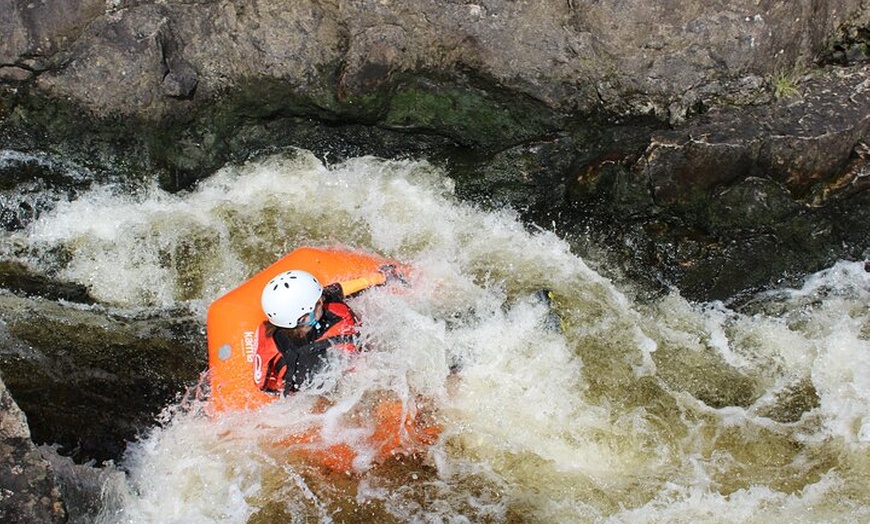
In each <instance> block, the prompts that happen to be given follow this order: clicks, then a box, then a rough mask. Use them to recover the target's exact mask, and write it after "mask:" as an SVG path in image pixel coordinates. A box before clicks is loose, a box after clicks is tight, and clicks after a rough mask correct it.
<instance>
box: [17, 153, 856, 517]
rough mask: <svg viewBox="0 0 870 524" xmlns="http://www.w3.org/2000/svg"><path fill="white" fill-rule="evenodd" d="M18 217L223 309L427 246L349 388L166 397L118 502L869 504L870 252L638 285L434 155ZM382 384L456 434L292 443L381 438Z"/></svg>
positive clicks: (785, 509) (655, 509)
mask: <svg viewBox="0 0 870 524" xmlns="http://www.w3.org/2000/svg"><path fill="white" fill-rule="evenodd" d="M5 242H7V243H8V244H10V245H17V246H19V247H20V246H24V245H26V246H29V250H27V252H28V253H30V255H28V256H30V257H32V258H31V260H29V263H31V264H33V265H36V266H40V265H41V266H44V267H50V266H56V267H52V270H53V271H57V272H58V276H59V277H60V278H63V279H67V280H70V281H74V282H78V283H81V284H85V285H87V286H88V287H89V289H90V290H91V292H92V294H93V296H94V297H96V298H97V299H98V300H99V301H100V302H102V303H104V304H106V305H108V306H109V307H117V308H121V309H125V310H129V309H131V308H133V309H145V310H155V311H159V310H163V309H171V308H179V307H182V308H188V309H190V310H191V311H193V312H195V314H197V315H200V316H201V318H202V319H203V325H204V322H205V314H206V310H207V307H208V304H209V303H210V302H211V301H212V300H214V299H215V298H217V297H219V296H220V295H221V294H223V293H225V292H226V291H228V290H230V289H232V288H233V287H235V286H236V285H237V284H239V283H240V282H242V281H243V280H245V279H246V278H247V277H248V276H250V275H252V274H253V273H255V272H256V271H258V270H259V269H261V268H262V267H264V266H266V265H268V264H270V263H271V262H273V261H274V260H275V259H277V258H278V257H280V256H281V255H283V254H284V253H286V252H288V251H290V250H292V249H294V248H295V247H297V246H300V245H315V246H336V245H338V246H345V247H353V248H360V249H364V250H368V251H372V252H377V253H380V254H383V255H386V256H389V257H393V258H396V259H398V260H400V261H402V262H404V263H408V264H410V265H411V266H412V267H413V268H414V272H413V274H412V275H411V278H410V285H409V287H407V288H402V289H396V288H395V287H387V288H378V289H375V290H371V291H369V292H367V293H365V294H363V295H361V296H359V297H358V298H355V299H353V302H352V303H351V305H352V306H353V307H354V309H355V310H357V311H358V313H360V314H361V316H362V317H363V319H364V323H363V335H364V337H365V339H366V340H367V343H368V346H369V348H370V350H369V351H368V352H367V353H365V354H364V355H362V356H361V357H360V358H359V359H358V360H355V361H354V362H352V363H350V364H349V365H351V366H352V370H351V371H349V372H346V373H342V371H343V368H342V367H341V366H340V365H336V366H335V367H334V368H333V371H332V372H331V373H328V374H327V375H326V377H325V386H324V387H325V388H326V389H325V390H322V391H319V392H318V393H325V394H326V396H327V397H328V398H329V399H330V401H331V405H330V406H331V407H329V408H327V409H326V410H325V411H323V412H316V413H312V410H311V408H312V406H313V404H314V402H315V401H316V396H315V394H314V393H302V394H299V395H297V396H294V397H292V398H286V399H282V400H280V401H278V402H275V403H274V404H272V405H270V406H268V407H266V408H264V409H263V410H261V411H257V412H248V413H236V414H229V415H225V416H222V417H218V418H213V417H210V416H208V415H206V414H204V411H206V410H204V409H202V403H201V401H199V400H190V399H188V400H187V401H185V402H184V403H179V405H176V406H168V407H167V409H166V411H165V412H164V414H163V415H162V417H161V419H160V420H159V421H157V420H156V421H155V426H154V428H153V430H152V431H151V432H150V433H148V434H147V435H144V436H143V437H142V438H141V439H140V440H138V441H136V442H133V443H131V444H130V446H129V449H128V452H127V454H126V456H125V458H124V459H123V461H121V462H120V463H119V464H116V465H113V466H109V468H111V469H116V470H117V471H116V472H115V473H114V474H112V475H108V476H107V479H108V480H107V481H106V483H105V485H104V486H103V493H102V500H103V504H104V509H103V511H102V513H101V515H100V518H99V521H100V522H103V523H115V522H129V523H169V522H172V523H174V522H177V523H181V522H184V523H193V522H196V523H207V522H229V523H236V522H239V523H241V522H248V523H278V522H280V523H286V522H451V523H462V522H492V523H500V522H540V523H552V522H560V523H575V522H576V523H586V522H686V523H689V522H691V523H699V522H722V523H725V522H741V523H744V522H759V523H762V522H764V523H769V522H866V521H868V520H870V309H868V304H870V273H868V271H867V268H865V265H864V263H861V262H840V263H838V264H836V265H834V266H833V267H831V268H829V269H827V270H825V271H822V272H820V273H818V274H815V275H810V276H808V277H807V279H806V281H805V283H804V284H803V285H802V286H801V287H799V288H794V289H780V290H775V291H770V292H767V293H764V294H760V295H758V296H755V297H753V298H752V299H750V300H747V301H743V302H741V304H740V307H739V309H736V306H734V308H729V307H727V306H726V305H725V304H723V303H701V304H698V303H690V302H687V301H686V300H684V299H682V298H681V297H680V296H679V295H678V294H676V293H673V294H670V295H664V296H659V297H657V298H652V299H651V298H646V299H644V300H642V301H641V300H638V299H635V298H633V297H634V296H635V295H637V294H635V293H633V292H632V290H631V289H630V287H629V285H628V284H622V283H615V282H613V281H611V280H609V279H608V278H605V277H604V276H602V275H601V274H600V273H598V272H596V271H595V270H593V269H592V267H593V264H592V263H591V262H592V261H591V260H587V261H584V259H582V258H581V257H579V256H577V255H576V254H573V253H572V252H571V250H570V248H569V245H568V244H567V243H566V242H565V241H564V240H563V239H561V238H560V237H559V236H558V234H555V233H553V232H549V231H544V230H538V229H535V228H528V227H526V226H524V225H523V224H522V223H521V221H520V220H519V219H518V217H517V215H515V214H514V213H512V212H510V211H507V210H505V211H487V210H482V209H479V208H477V207H475V206H473V205H471V204H469V203H463V202H460V201H459V200H458V199H456V198H455V197H454V194H453V186H452V182H451V180H450V179H449V178H448V177H447V176H446V175H445V174H444V172H442V171H441V170H439V169H437V168H436V167H433V166H431V165H429V164H427V163H425V162H415V161H384V160H380V159H375V158H357V159H353V160H350V161H347V162H343V163H341V164H337V165H324V164H323V163H322V162H320V161H319V160H317V159H316V158H315V157H314V156H313V155H311V154H310V153H307V152H305V151H296V152H290V153H287V154H281V155H276V156H272V157H269V158H264V159H260V160H257V161H252V162H250V163H248V164H246V165H243V166H231V167H226V168H224V169H222V170H220V171H219V172H217V173H216V174H214V175H213V176H212V177H210V178H209V179H207V180H206V181H204V182H203V183H202V184H200V185H199V186H198V187H197V188H196V189H195V190H193V191H190V192H187V193H183V194H167V193H165V192H162V191H161V190H159V189H157V188H156V187H153V186H150V185H147V184H146V185H145V186H144V187H139V188H136V189H135V190H132V189H130V188H129V187H121V186H117V185H112V184H106V185H100V186H98V187H94V188H91V189H89V190H87V191H83V192H80V193H78V194H76V196H75V197H74V198H73V199H71V200H66V199H64V200H62V201H60V202H59V203H58V204H57V205H56V206H55V207H54V209H53V211H51V212H50V213H46V214H44V215H42V216H40V217H39V218H38V219H37V220H34V221H33V222H32V223H30V224H29V225H28V226H27V227H26V228H24V229H22V230H20V231H17V232H15V233H14V234H12V235H11V236H10V237H9V238H7V239H6V240H5ZM57 250H63V252H65V253H66V255H65V257H64V261H63V263H62V264H61V263H59V262H58V261H57V260H53V259H52V258H51V254H52V253H55V252H57ZM19 251H20V249H19ZM594 262H595V264H594V267H602V266H606V264H607V261H606V260H595V261H594ZM541 289H549V290H552V293H551V297H552V303H551V304H549V305H548V304H547V303H546V301H543V300H541V299H540V298H539V296H538V291H540V290H541ZM203 336H204V335H203ZM184 350H185V348H183V347H180V348H179V351H184ZM385 395H386V396H390V397H391V398H396V399H399V400H401V401H402V402H404V403H405V405H406V406H408V408H409V409H411V406H416V407H418V408H419V410H420V411H421V413H424V415H425V416H426V417H428V418H429V419H430V420H432V421H436V422H437V423H438V424H440V425H441V427H442V432H441V434H440V438H439V440H438V442H437V443H435V444H434V445H432V446H431V447H428V448H424V449H422V450H418V452H417V453H416V454H414V455H412V456H405V457H402V456H398V457H396V458H395V459H392V460H387V461H385V462H380V461H375V460H372V459H371V453H369V451H370V450H366V449H365V448H364V445H363V444H359V446H360V447H359V448H358V449H357V452H358V453H359V455H358V457H357V460H356V462H355V463H354V470H353V471H352V472H334V471H327V470H324V469H323V468H320V467H318V466H317V464H315V463H312V462H311V461H310V460H306V459H305V458H304V457H300V456H296V454H294V453H293V452H292V451H288V448H287V446H283V445H281V442H282V439H286V438H287V437H288V436H290V435H293V434H296V433H298V432H299V431H302V430H304V429H305V428H308V427H312V426H316V427H318V428H321V429H322V431H323V434H324V436H325V438H327V439H338V440H341V441H344V442H357V441H359V442H362V440H359V439H357V440H355V439H354V435H358V434H359V433H360V432H364V431H365V428H364V427H363V426H364V423H361V422H360V420H358V417H355V416H354V415H353V414H354V413H362V412H365V406H366V405H367V403H370V402H371V399H372V398H374V397H378V396H385Z"/></svg>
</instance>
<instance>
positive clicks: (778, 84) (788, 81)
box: [772, 68, 801, 100]
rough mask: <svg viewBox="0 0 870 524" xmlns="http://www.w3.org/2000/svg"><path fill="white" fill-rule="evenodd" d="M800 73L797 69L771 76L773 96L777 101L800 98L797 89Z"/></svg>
mask: <svg viewBox="0 0 870 524" xmlns="http://www.w3.org/2000/svg"><path fill="white" fill-rule="evenodd" d="M800 76H801V73H800V71H799V70H798V68H794V69H792V70H791V71H780V72H778V73H776V74H775V75H774V76H773V81H772V84H773V96H774V98H776V99H777V100H783V99H787V98H794V97H800V96H801V92H800V90H799V89H798V80H799V79H800Z"/></svg>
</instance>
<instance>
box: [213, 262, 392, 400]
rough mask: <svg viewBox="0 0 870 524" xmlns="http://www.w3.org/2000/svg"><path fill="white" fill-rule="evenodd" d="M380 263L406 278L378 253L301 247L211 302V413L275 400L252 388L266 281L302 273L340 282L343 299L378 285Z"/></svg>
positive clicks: (381, 279)
mask: <svg viewBox="0 0 870 524" xmlns="http://www.w3.org/2000/svg"><path fill="white" fill-rule="evenodd" d="M384 264H392V265H395V266H396V267H398V268H400V270H402V271H404V272H405V274H407V272H406V270H407V268H405V267H403V266H402V265H401V264H398V263H397V262H396V261H394V260H390V259H387V258H383V257H380V256H377V255H372V254H368V253H362V252H357V251H347V250H342V249H317V248H310V247H303V248H299V249H296V250H294V251H292V252H291V253H289V254H287V255H285V256H284V257H283V258H281V259H280V260H278V261H277V262H275V263H274V264H272V265H271V266H269V267H267V268H266V269H264V270H263V271H261V272H259V273H257V274H256V275H254V276H253V277H251V278H250V279H249V280H247V281H245V282H244V283H243V284H241V285H240V286H239V287H237V288H235V289H233V290H232V291H230V292H228V293H227V294H225V295H223V296H222V297H220V298H219V299H217V300H215V301H214V302H213V303H212V304H211V306H210V307H209V309H208V316H207V321H206V327H207V337H208V362H209V383H210V411H211V412H212V413H214V414H217V413H221V412H225V411H239V410H246V409H256V408H258V407H260V406H263V405H264V404H266V403H268V402H271V401H272V400H274V399H275V398H276V397H275V396H274V395H270V394H268V393H264V392H263V391H261V390H260V389H259V388H257V386H256V384H255V382H254V371H253V362H254V354H255V353H256V350H257V340H256V338H257V328H258V327H259V325H260V324H261V323H262V322H263V321H264V320H265V319H266V316H265V314H264V313H263V310H262V308H261V306H260V294H261V293H262V291H263V286H265V285H266V283H268V282H269V280H271V279H272V278H274V277H275V276H276V275H278V274H279V273H282V272H284V271H290V270H292V269H301V270H303V271H308V272H309V273H311V274H312V275H314V276H315V277H316V278H317V279H318V280H319V281H320V283H321V284H323V285H328V284H332V283H335V282H340V283H341V285H342V289H343V290H344V293H345V295H351V294H353V293H355V292H357V291H360V290H362V289H365V288H367V287H371V286H373V285H377V284H381V283H383V282H384V276H383V275H382V274H381V273H380V272H379V271H378V268H379V267H381V266H382V265H384Z"/></svg>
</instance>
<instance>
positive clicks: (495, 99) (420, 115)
mask: <svg viewBox="0 0 870 524" xmlns="http://www.w3.org/2000/svg"><path fill="white" fill-rule="evenodd" d="M383 125H384V126H386V127H389V128H393V129H402V130H408V129H411V130H420V131H427V132H432V133H436V134H443V135H447V136H451V137H452V138H454V139H455V140H457V141H458V142H459V143H461V144H462V145H467V146H476V147H483V148H487V149H489V148H496V149H500V148H504V147H505V146H507V145H511V144H514V143H517V142H520V141H524V140H529V139H531V138H534V137H537V136H541V135H543V134H546V133H548V132H550V131H552V130H553V129H554V127H555V125H554V123H553V116H552V114H551V113H550V112H549V111H547V110H546V109H545V108H544V107H543V104H540V103H538V102H537V101H534V100H531V99H527V98H522V97H520V96H518V95H513V96H511V97H507V96H505V97H504V98H501V95H500V93H499V92H498V91H497V90H492V91H490V90H485V89H481V88H476V87H473V86H465V85H459V84H449V83H444V84H442V83H438V82H433V81H428V80H423V79H417V80H415V81H412V82H410V83H408V84H406V85H404V86H402V87H401V88H400V89H398V90H397V91H396V92H395V94H394V95H393V96H392V98H391V100H390V101H389V109H388V111H387V114H386V115H385V117H384V119H383Z"/></svg>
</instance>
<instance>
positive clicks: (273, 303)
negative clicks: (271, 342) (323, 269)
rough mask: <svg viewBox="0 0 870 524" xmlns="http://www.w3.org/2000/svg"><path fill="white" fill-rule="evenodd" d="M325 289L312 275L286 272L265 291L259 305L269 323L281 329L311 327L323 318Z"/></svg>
mask: <svg viewBox="0 0 870 524" xmlns="http://www.w3.org/2000/svg"><path fill="white" fill-rule="evenodd" d="M322 295H323V287H322V286H321V285H320V282H318V281H317V279H316V278H314V275H312V274H311V273H308V272H305V271H300V270H293V271H285V272H284V273H281V274H280V275H278V276H276V277H275V278H273V279H272V280H270V281H269V283H268V284H266V286H265V287H264V288H263V294H262V296H261V297H260V304H261V305H262V306H263V312H264V313H266V317H267V318H268V319H269V322H271V323H272V324H274V325H275V326H278V327H282V328H296V327H301V326H312V325H314V324H316V323H317V321H318V320H319V319H320V316H321V315H322V314H323V311H322V308H321V307H319V306H320V305H321V301H320V299H321V296H322Z"/></svg>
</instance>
